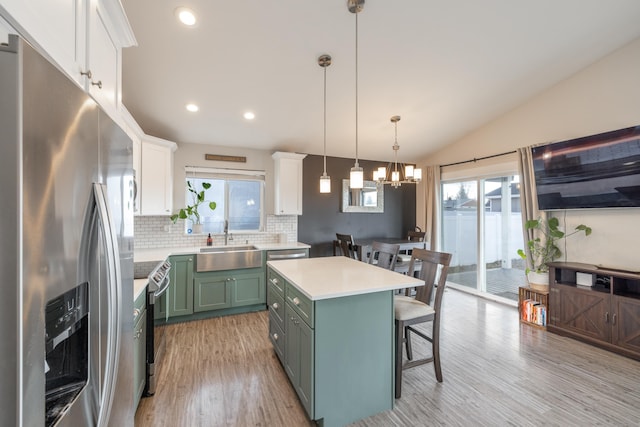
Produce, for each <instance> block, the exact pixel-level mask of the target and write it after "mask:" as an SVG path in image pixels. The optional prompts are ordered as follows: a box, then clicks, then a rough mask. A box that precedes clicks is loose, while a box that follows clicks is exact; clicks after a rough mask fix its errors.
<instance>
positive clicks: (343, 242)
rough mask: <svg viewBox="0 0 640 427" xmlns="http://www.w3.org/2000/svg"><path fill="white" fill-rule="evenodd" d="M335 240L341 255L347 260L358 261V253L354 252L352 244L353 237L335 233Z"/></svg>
mask: <svg viewBox="0 0 640 427" xmlns="http://www.w3.org/2000/svg"><path fill="white" fill-rule="evenodd" d="M336 239H337V241H338V246H339V247H340V251H341V252H342V255H344V256H346V257H347V258H353V259H358V258H359V257H358V253H357V251H356V245H355V243H354V242H353V236H352V235H351V234H340V233H336Z"/></svg>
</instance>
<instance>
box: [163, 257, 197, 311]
mask: <svg viewBox="0 0 640 427" xmlns="http://www.w3.org/2000/svg"><path fill="white" fill-rule="evenodd" d="M169 262H171V272H170V273H169V274H170V277H171V284H170V285H169V289H168V292H169V317H174V316H186V315H189V314H193V255H179V256H172V257H169Z"/></svg>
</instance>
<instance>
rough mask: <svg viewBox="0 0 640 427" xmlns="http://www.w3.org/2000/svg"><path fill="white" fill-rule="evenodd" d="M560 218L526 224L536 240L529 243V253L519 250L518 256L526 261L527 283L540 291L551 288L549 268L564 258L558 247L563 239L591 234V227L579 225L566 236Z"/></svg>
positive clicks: (540, 219)
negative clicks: (554, 262)
mask: <svg viewBox="0 0 640 427" xmlns="http://www.w3.org/2000/svg"><path fill="white" fill-rule="evenodd" d="M559 225H560V221H558V218H554V217H551V218H549V219H548V220H545V219H544V218H538V219H532V220H529V221H527V222H526V223H525V229H526V230H533V231H534V236H535V237H534V238H533V239H531V240H529V241H527V252H528V255H527V252H525V251H524V250H523V249H518V255H520V257H521V258H522V259H524V260H525V263H526V269H525V273H526V275H527V281H528V282H529V286H531V287H532V288H534V289H538V290H547V289H548V287H549V267H548V266H547V263H548V262H551V261H553V260H555V259H557V258H559V257H561V256H562V251H561V250H560V248H559V247H558V242H559V241H560V240H561V239H566V238H567V237H569V236H572V235H574V234H576V233H580V232H584V235H585V236H588V235H590V234H591V227H587V226H586V225H584V224H580V225H578V226H577V227H576V228H575V229H574V230H573V231H572V232H571V233H569V234H565V232H564V231H562V230H560V229H559Z"/></svg>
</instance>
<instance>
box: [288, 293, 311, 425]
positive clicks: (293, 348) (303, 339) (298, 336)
mask: <svg viewBox="0 0 640 427" xmlns="http://www.w3.org/2000/svg"><path fill="white" fill-rule="evenodd" d="M285 316H286V318H285V337H286V339H285V352H284V368H285V371H286V372H287V375H288V376H289V380H290V381H291V384H292V385H293V388H294V389H295V390H296V393H297V394H298V397H299V398H300V402H302V406H303V407H304V409H305V411H307V415H309V418H311V419H314V414H313V375H314V360H313V359H314V332H313V329H311V328H310V327H309V325H307V324H306V323H305V322H304V320H302V319H301V318H300V316H299V315H298V314H297V313H296V312H295V310H293V308H292V307H291V306H290V305H289V304H288V303H286V304H285Z"/></svg>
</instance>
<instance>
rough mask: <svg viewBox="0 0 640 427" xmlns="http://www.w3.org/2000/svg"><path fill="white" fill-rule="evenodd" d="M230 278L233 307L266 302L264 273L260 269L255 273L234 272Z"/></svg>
mask: <svg viewBox="0 0 640 427" xmlns="http://www.w3.org/2000/svg"><path fill="white" fill-rule="evenodd" d="M231 279H232V282H233V292H232V298H233V301H232V303H231V304H232V306H233V307H241V306H245V305H254V304H266V303H267V298H266V286H265V283H264V273H263V272H262V270H261V269H260V270H259V271H258V272H256V273H247V274H234V275H232V276H231Z"/></svg>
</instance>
